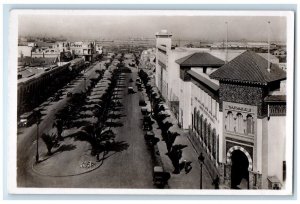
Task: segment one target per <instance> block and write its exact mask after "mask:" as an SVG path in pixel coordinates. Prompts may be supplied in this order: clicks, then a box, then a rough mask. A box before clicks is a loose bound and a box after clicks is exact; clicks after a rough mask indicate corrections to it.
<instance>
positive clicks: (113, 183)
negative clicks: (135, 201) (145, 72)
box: [18, 64, 153, 188]
mask: <svg viewBox="0 0 300 204" xmlns="http://www.w3.org/2000/svg"><path fill="white" fill-rule="evenodd" d="M95 68H99V64H98V65H97V66H95V67H94V68H93V69H91V70H89V71H88V72H87V75H89V74H91V73H92V72H93V70H94V69H95ZM136 77H137V70H133V73H128V74H126V78H125V80H124V82H123V83H124V85H125V87H124V88H123V90H122V91H121V92H119V95H118V97H119V98H120V102H121V103H122V104H123V108H122V109H121V111H120V112H118V114H121V115H124V117H121V118H120V121H119V122H120V124H122V126H121V127H115V128H113V131H114V132H115V133H116V138H115V141H117V142H119V144H120V148H122V147H123V149H121V150H120V151H119V152H109V153H108V155H106V156H105V158H106V157H107V158H106V159H104V161H103V162H100V163H99V164H98V166H97V168H96V169H94V170H92V171H90V172H87V173H83V174H80V173H81V172H74V169H76V168H77V169H78V166H79V162H78V161H82V160H83V159H85V157H88V159H89V160H90V159H91V157H90V156H86V155H87V152H88V151H89V144H88V143H86V142H82V141H80V142H79V141H72V140H67V141H64V143H65V144H68V145H72V146H73V147H74V148H73V149H71V150H69V151H64V152H61V153H59V154H54V155H53V156H52V157H51V158H47V161H44V163H43V162H41V164H39V166H38V167H33V166H34V157H35V150H36V149H35V147H36V143H35V135H36V125H34V126H33V127H31V128H28V129H27V130H26V131H24V132H23V133H22V134H19V135H18V137H19V138H23V139H20V140H19V141H18V152H22V154H19V160H18V176H19V179H18V184H19V185H20V186H32V187H70V186H72V187H91V188H92V187H103V188H104V187H105V188H153V185H152V169H153V167H152V162H151V156H150V153H149V152H148V150H147V147H146V145H145V141H144V137H143V131H142V129H141V118H142V115H141V111H140V108H139V105H138V101H139V93H138V92H137V93H134V94H128V93H127V87H128V86H131V85H133V86H134V87H135V85H134V82H129V79H130V78H132V79H133V80H135V79H136ZM130 83H132V84H130ZM82 86H84V85H83V82H82V81H80V82H79V83H78V85H77V86H76V88H75V89H80V88H81V87H82ZM135 90H136V87H135ZM65 104H66V98H64V99H62V100H61V101H59V102H57V103H54V104H52V105H51V107H48V109H47V110H49V109H50V110H51V111H48V114H47V115H46V116H45V118H44V120H43V122H42V123H41V124H40V128H39V132H40V134H41V133H42V132H44V131H47V130H48V129H50V128H51V125H52V123H51V124H50V122H51V121H53V119H54V115H55V112H56V111H57V110H59V109H60V108H62V107H63V106H64V105H65ZM54 110H55V111H54ZM46 121H48V122H49V123H47V122H46ZM24 138H26V140H25V139H24ZM39 144H40V155H41V157H42V156H43V155H45V149H46V147H45V145H44V144H43V142H42V141H41V140H40V142H39ZM24 147H26V148H24ZM28 147H29V148H28ZM124 147H125V148H124ZM94 162H95V161H94ZM95 178H97V179H95Z"/></svg>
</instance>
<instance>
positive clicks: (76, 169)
mask: <svg viewBox="0 0 300 204" xmlns="http://www.w3.org/2000/svg"><path fill="white" fill-rule="evenodd" d="M101 164H102V162H101V161H97V159H96V158H95V156H92V155H91V151H90V147H89V144H88V143H86V142H82V141H74V140H73V139H72V138H66V139H65V140H64V141H62V142H61V143H60V144H59V146H58V147H56V148H54V149H53V152H52V154H51V155H48V154H47V153H46V152H41V153H40V159H39V162H37V163H36V161H35V159H34V158H33V160H32V170H33V171H34V172H35V173H36V174H39V175H41V176H49V177H68V176H77V175H81V174H85V173H88V172H91V171H93V170H95V169H97V168H98V167H99V166H101Z"/></svg>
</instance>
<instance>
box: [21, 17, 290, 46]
mask: <svg viewBox="0 0 300 204" xmlns="http://www.w3.org/2000/svg"><path fill="white" fill-rule="evenodd" d="M268 21H270V22H271V23H270V41H272V42H283V43H285V42H286V17H280V16H101V15H96V16H95V15H84V16H83V15H72V16H71V15H21V16H20V17H19V36H34V37H63V38H66V39H67V40H70V41H76V40H92V39H93V40H103V39H124V40H125V39H129V38H154V37H155V33H156V32H159V31H160V30H162V29H166V30H168V32H170V33H171V34H173V39H174V40H187V41H204V42H221V41H224V40H225V39H226V23H225V22H228V41H259V42H266V41H267V36H268Z"/></svg>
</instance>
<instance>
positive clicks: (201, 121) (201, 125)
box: [198, 114, 203, 139]
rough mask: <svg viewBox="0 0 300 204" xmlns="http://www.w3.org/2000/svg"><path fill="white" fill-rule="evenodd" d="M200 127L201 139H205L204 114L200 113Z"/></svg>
mask: <svg viewBox="0 0 300 204" xmlns="http://www.w3.org/2000/svg"><path fill="white" fill-rule="evenodd" d="M198 123H199V126H200V129H199V135H200V137H201V139H203V134H202V132H203V114H201V115H200V120H199V121H198Z"/></svg>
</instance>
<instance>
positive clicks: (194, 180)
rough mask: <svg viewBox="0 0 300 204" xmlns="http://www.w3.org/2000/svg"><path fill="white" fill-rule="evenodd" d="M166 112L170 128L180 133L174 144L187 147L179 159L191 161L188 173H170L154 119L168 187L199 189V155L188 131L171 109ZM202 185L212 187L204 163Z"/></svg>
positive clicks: (165, 150) (171, 170)
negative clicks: (181, 126) (181, 125)
mask: <svg viewBox="0 0 300 204" xmlns="http://www.w3.org/2000/svg"><path fill="white" fill-rule="evenodd" d="M152 85H153V81H152ZM154 87H155V86H154ZM143 94H144V96H145V100H146V101H147V103H148V102H149V98H148V97H147V94H146V93H145V90H143ZM165 105H166V104H165ZM166 106H167V105H166ZM168 114H170V117H169V118H168V121H170V122H172V124H173V126H172V127H171V128H170V129H171V130H172V131H174V132H175V131H176V132H178V133H179V134H180V136H177V137H176V140H175V142H174V144H182V145H187V147H186V148H184V149H183V153H182V158H181V160H180V161H183V160H187V161H191V162H192V164H191V165H192V170H191V171H190V172H189V173H188V174H186V173H185V171H184V170H182V171H181V173H180V174H173V173H172V172H173V170H174V167H173V165H172V162H171V160H170V159H169V157H168V156H167V155H166V153H167V147H166V143H165V142H164V141H162V136H161V130H160V129H158V124H157V122H156V121H155V123H154V124H153V132H154V133H155V136H156V137H158V138H159V139H160V141H159V142H158V143H157V146H158V149H159V152H160V156H161V160H162V163H163V168H164V170H165V171H167V172H170V173H171V178H170V180H169V182H168V183H169V188H170V189H199V188H200V163H199V161H198V156H199V155H198V154H197V153H196V151H195V150H194V148H193V145H192V144H191V142H190V140H189V139H188V131H184V130H182V129H180V128H179V127H178V125H177V120H176V118H175V116H174V115H173V114H172V112H171V111H168ZM202 187H203V189H213V188H214V186H213V185H212V178H211V177H210V174H209V173H208V171H207V169H206V168H205V165H203V171H202Z"/></svg>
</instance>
